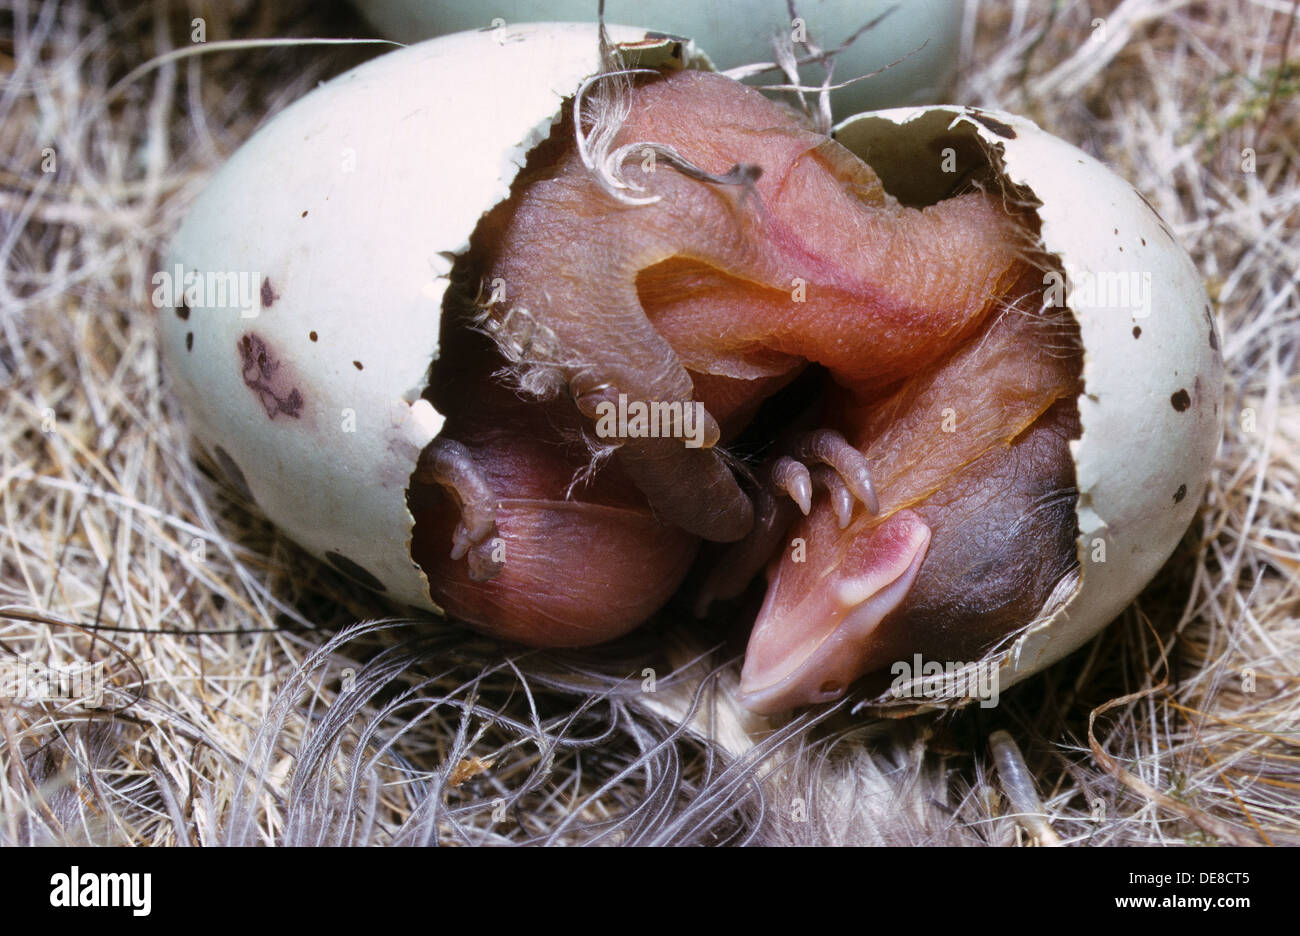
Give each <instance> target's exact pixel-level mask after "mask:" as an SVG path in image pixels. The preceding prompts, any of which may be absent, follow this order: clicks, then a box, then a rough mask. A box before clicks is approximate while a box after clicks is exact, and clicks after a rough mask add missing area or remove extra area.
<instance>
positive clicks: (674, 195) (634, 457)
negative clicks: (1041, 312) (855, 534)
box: [475, 71, 1018, 541]
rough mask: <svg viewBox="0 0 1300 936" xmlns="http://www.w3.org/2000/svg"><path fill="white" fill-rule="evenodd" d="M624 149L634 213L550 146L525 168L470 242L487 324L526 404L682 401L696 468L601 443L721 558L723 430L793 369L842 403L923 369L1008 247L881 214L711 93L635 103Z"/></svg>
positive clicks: (990, 229)
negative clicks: (816, 370)
mask: <svg viewBox="0 0 1300 936" xmlns="http://www.w3.org/2000/svg"><path fill="white" fill-rule="evenodd" d="M640 141H652V143H653V145H650V144H647V145H646V146H645V147H642V148H638V145H639V143H640ZM633 144H637V145H633ZM629 145H631V146H632V148H631V150H630V151H629V152H631V153H632V154H633V155H634V157H635V161H634V162H629V163H628V165H627V166H625V167H622V169H621V171H622V172H623V173H624V177H625V178H626V180H627V182H626V183H625V184H633V183H635V184H636V185H638V186H640V188H641V189H642V190H643V192H644V197H645V198H652V199H655V200H654V201H653V202H652V203H649V204H646V203H636V204H627V203H625V202H622V201H619V200H617V199H616V198H615V197H614V196H612V195H611V194H610V192H609V191H608V190H607V189H606V188H605V187H604V186H602V184H601V181H600V179H599V178H598V174H597V173H596V172H594V171H593V169H592V168H591V167H589V166H588V165H586V164H585V163H584V161H583V159H582V156H581V154H580V153H579V151H578V148H577V146H576V145H575V144H574V142H573V140H572V139H571V138H569V137H568V136H567V135H566V134H562V133H557V134H555V135H553V137H552V139H551V140H550V141H548V146H549V147H550V150H549V154H550V155H548V156H547V157H544V158H541V159H533V160H530V163H529V166H528V167H527V169H526V170H525V171H524V172H523V173H522V174H521V176H520V178H519V180H517V182H516V187H515V195H514V196H513V197H512V198H511V200H510V201H509V202H508V203H506V204H504V205H502V206H499V208H498V209H497V210H496V211H494V212H493V213H491V214H490V215H489V216H488V218H487V219H486V220H485V223H484V224H482V225H480V227H479V229H478V231H477V232H476V241H475V243H476V246H477V247H478V248H479V249H480V250H481V251H482V252H483V253H484V255H487V256H490V257H491V258H492V259H491V262H490V263H489V264H488V268H487V271H486V276H485V278H486V280H487V281H489V282H490V283H491V284H493V289H494V291H496V292H498V296H499V300H500V301H498V302H496V303H495V304H494V305H493V306H492V308H491V309H490V310H489V313H488V325H489V327H490V328H491V329H492V330H493V332H494V334H495V335H496V336H497V338H498V341H499V342H500V343H501V345H502V347H503V348H504V349H506V353H507V355H515V356H516V357H517V358H518V359H519V360H520V366H521V371H523V383H524V385H525V386H532V387H534V388H536V389H542V390H550V391H552V392H556V391H557V390H562V389H567V391H568V394H569V395H570V396H571V398H572V400H573V402H574V404H575V405H576V408H577V410H578V411H579V412H580V413H581V414H582V415H583V416H584V417H585V418H586V419H588V420H589V421H592V422H594V421H595V420H596V419H597V416H598V414H599V412H600V411H601V408H602V406H611V405H615V404H617V402H618V401H619V399H620V397H623V398H625V399H626V400H629V401H636V402H643V403H650V402H670V403H679V404H687V403H692V402H703V403H704V404H705V412H704V414H703V417H702V423H703V427H704V432H703V434H702V435H703V438H702V439H701V440H700V441H701V442H702V444H701V445H700V447H690V446H687V445H685V444H683V440H682V438H664V437H662V436H661V437H658V438H646V437H637V436H633V435H632V434H631V433H629V434H627V435H625V436H623V437H619V438H611V439H605V440H604V441H606V442H608V443H610V444H615V445H617V446H618V449H617V459H618V461H619V463H620V464H621V466H622V467H623V469H624V470H625V471H626V472H627V474H628V475H629V476H630V477H631V478H632V480H633V482H634V483H635V484H636V485H637V487H638V488H640V489H641V491H642V492H644V494H645V495H646V497H647V498H648V499H649V502H650V505H651V507H652V508H653V509H654V511H655V513H656V515H657V516H658V517H660V518H661V519H663V520H665V521H667V522H670V523H673V524H675V525H677V526H680V527H681V528H683V529H685V530H687V531H689V532H691V533H695V534H697V535H699V536H702V537H704V538H706V539H712V540H719V541H732V540H737V539H740V538H741V537H743V536H745V535H746V534H747V533H748V532H749V530H750V527H751V525H752V506H751V502H750V499H749V498H748V497H747V496H746V495H745V493H744V492H743V491H742V490H741V488H740V485H739V484H738V483H737V481H736V478H735V476H734V475H733V473H732V471H731V469H730V467H729V466H728V464H727V462H726V460H725V459H724V458H723V457H722V456H721V455H720V454H719V452H718V451H717V450H716V444H717V443H718V441H719V440H723V439H724V438H725V437H724V431H728V432H729V431H733V430H734V428H735V427H736V426H738V425H741V424H743V423H744V421H745V420H746V419H747V418H748V416H749V415H750V414H752V412H753V410H754V408H755V407H756V406H757V404H758V403H759V402H761V400H762V399H763V398H764V397H766V396H768V395H770V394H771V393H773V392H775V390H776V389H778V388H779V387H780V386H781V385H782V384H783V383H784V382H786V381H787V380H789V379H790V378H791V377H792V376H793V375H794V374H795V373H797V371H798V370H799V369H800V368H801V367H803V366H804V365H805V364H806V363H807V362H808V361H810V360H815V361H818V362H820V363H822V364H824V365H825V366H826V367H827V368H829V369H830V370H831V371H832V372H833V373H835V374H837V375H840V376H842V377H844V378H845V379H847V380H850V381H852V382H853V383H854V384H855V385H856V386H859V387H862V388H867V387H883V386H886V385H888V384H890V383H891V382H894V381H897V380H899V379H901V378H902V377H904V376H906V375H908V374H911V373H913V372H915V371H917V370H921V369H925V368H927V367H929V366H931V365H932V364H933V363H934V362H935V361H937V360H939V359H940V358H941V357H942V356H943V355H944V354H946V353H947V352H948V351H950V350H951V349H952V348H954V347H955V346H956V345H957V344H959V343H960V342H961V341H962V340H963V339H965V338H966V337H968V336H969V335H970V334H972V333H973V332H974V330H975V329H976V328H977V327H978V326H979V324H980V322H981V321H982V320H983V318H984V317H985V315H986V314H987V312H988V310H989V308H990V307H991V303H992V300H993V299H994V298H995V297H997V296H998V295H1000V294H1001V293H1002V292H1004V291H1005V290H1006V288H1007V287H1008V286H1009V285H1010V282H1011V281H1012V280H1013V279H1014V275H1015V272H1016V270H1017V269H1018V268H1017V267H1016V265H1015V263H1016V256H1017V252H1018V244H1017V236H1018V229H1017V228H1016V226H1015V223H1014V222H1013V221H1012V219H1010V218H1009V217H1008V216H1007V215H1006V213H1005V212H1004V211H1003V210H1002V208H1001V207H1000V205H998V204H997V203H996V202H995V201H994V200H993V199H990V198H987V197H985V196H984V195H982V194H979V193H972V194H970V195H963V196H960V197H956V198H952V199H949V200H947V201H944V202H942V203H940V204H938V205H934V206H932V207H929V208H925V209H923V210H918V209H913V208H905V207H902V206H900V205H898V204H897V203H896V202H895V201H893V200H892V199H890V198H888V197H887V196H886V195H885V193H884V190H883V188H882V186H881V184H880V181H879V179H877V178H876V176H875V174H874V173H873V172H872V171H871V170H870V169H869V168H868V167H867V166H866V165H865V164H864V163H862V162H861V160H859V159H857V158H856V157H854V156H853V155H852V154H850V153H849V152H848V151H847V150H845V149H844V148H843V147H842V146H840V145H839V144H838V143H835V142H834V141H832V140H830V139H829V138H828V137H826V136H825V135H823V134H820V133H816V132H814V131H812V130H809V129H808V128H806V127H805V126H804V125H803V124H802V123H801V122H800V120H799V119H798V118H796V117H795V116H794V115H793V114H792V113H791V112H789V111H787V110H786V109H784V108H781V107H779V106H777V105H776V104H774V103H772V102H771V101H769V100H768V99H767V98H765V97H764V96H763V95H762V94H760V93H759V92H758V91H755V90H753V89H751V88H747V87H745V86H744V85H742V84H739V83H738V82H735V81H732V80H730V79H727V78H724V77H722V76H720V75H715V74H709V73H704V72H696V71H681V72H666V73H663V74H662V75H660V76H658V77H656V78H655V79H654V80H652V81H650V82H648V83H645V84H642V85H640V86H638V87H637V88H635V89H634V92H633V97H632V106H631V111H630V114H629V116H628V117H627V119H626V121H624V123H623V124H622V126H621V128H620V129H619V131H618V134H617V136H616V138H615V139H614V146H615V148H618V147H624V146H629ZM665 152H666V153H672V154H674V155H673V156H672V157H671V158H659V157H658V156H657V154H659V153H665ZM683 166H687V167H689V168H688V169H686V170H685V171H684V170H683V168H682V167H683ZM745 167H748V169H746V168H745ZM728 180H736V181H735V184H728ZM501 294H503V295H501ZM525 348H527V351H526V352H524V351H521V349H525Z"/></svg>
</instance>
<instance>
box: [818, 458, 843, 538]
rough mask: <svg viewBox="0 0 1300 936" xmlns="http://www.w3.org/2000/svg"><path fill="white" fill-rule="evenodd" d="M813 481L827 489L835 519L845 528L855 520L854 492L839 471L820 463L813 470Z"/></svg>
mask: <svg viewBox="0 0 1300 936" xmlns="http://www.w3.org/2000/svg"><path fill="white" fill-rule="evenodd" d="M812 479H813V483H814V484H816V485H817V486H818V487H820V488H822V489H823V490H825V491H826V493H827V494H829V495H830V498H831V509H833V510H834V511H835V520H836V522H837V523H839V525H840V529H841V530H843V529H845V528H846V527H848V525H849V523H850V522H851V521H852V520H853V492H852V491H850V490H849V487H848V485H847V484H846V483H845V482H844V479H843V478H842V477H840V475H839V473H838V472H836V471H835V469H834V468H831V467H830V466H828V465H818V466H817V467H816V468H814V469H813V472H812Z"/></svg>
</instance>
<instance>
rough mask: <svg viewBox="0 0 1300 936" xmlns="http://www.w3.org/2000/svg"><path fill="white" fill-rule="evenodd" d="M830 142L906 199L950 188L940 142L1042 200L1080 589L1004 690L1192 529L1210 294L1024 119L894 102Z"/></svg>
mask: <svg viewBox="0 0 1300 936" xmlns="http://www.w3.org/2000/svg"><path fill="white" fill-rule="evenodd" d="M835 135H836V138H837V139H838V140H839V141H840V142H841V143H843V144H844V145H845V146H847V147H848V148H849V149H850V150H852V151H853V152H855V153H857V154H858V155H859V156H861V157H863V158H864V159H866V160H867V161H868V162H869V163H870V164H871V166H872V167H873V168H874V169H875V170H876V172H877V173H878V174H879V175H880V177H881V179H882V180H883V181H884V184H885V188H886V189H887V190H889V191H891V192H892V193H893V194H895V195H897V196H898V197H900V198H901V199H902V200H904V201H910V202H912V203H928V202H932V201H936V200H938V199H939V198H941V197H943V196H944V195H946V194H947V193H948V192H949V191H950V190H951V189H952V187H953V184H954V176H953V175H952V174H945V173H944V172H942V171H941V168H940V167H941V162H942V160H943V157H944V155H945V153H944V150H945V149H946V148H948V147H951V148H952V151H953V154H954V155H956V154H965V155H964V157H959V158H966V159H971V158H975V159H981V158H982V159H986V160H992V163H993V166H994V168H995V169H996V170H998V172H999V173H1000V174H1001V175H1002V177H1003V178H1004V179H1006V180H1007V181H1008V182H1009V183H1010V184H1011V185H1012V186H1015V187H1017V188H1018V190H1020V191H1022V192H1023V191H1027V192H1028V193H1030V194H1031V195H1032V197H1033V198H1036V199H1037V201H1038V202H1040V203H1041V204H1040V205H1039V206H1038V207H1037V209H1036V211H1037V214H1038V218H1039V220H1040V222H1041V235H1042V244H1043V246H1044V247H1045V248H1046V250H1047V251H1049V252H1050V253H1051V254H1053V255H1054V256H1055V257H1056V258H1057V259H1058V260H1059V262H1060V264H1061V266H1062V268H1063V270H1064V274H1065V286H1066V290H1067V301H1066V304H1067V306H1068V307H1069V308H1070V310H1071V311H1072V312H1073V314H1074V316H1075V318H1076V320H1077V321H1078V322H1079V325H1080V331H1081V337H1082V341H1083V346H1084V368H1083V379H1084V391H1083V394H1082V395H1081V396H1080V398H1079V401H1078V404H1079V415H1080V419H1081V422H1082V428H1083V432H1082V436H1081V438H1079V439H1078V440H1076V441H1074V442H1072V443H1071V450H1072V452H1073V454H1074V461H1075V468H1076V476H1077V485H1078V489H1079V501H1078V505H1077V508H1076V512H1077V515H1078V524H1079V538H1078V548H1079V559H1080V564H1081V569H1080V581H1079V585H1078V587H1077V589H1075V591H1074V593H1073V594H1072V595H1069V596H1062V597H1063V599H1064V600H1062V601H1057V600H1054V601H1051V602H1049V605H1048V607H1047V608H1045V609H1044V619H1043V620H1041V621H1039V622H1038V623H1036V624H1034V625H1031V626H1030V627H1029V628H1027V629H1026V630H1025V631H1024V632H1022V633H1021V634H1020V635H1019V637H1018V639H1016V640H1015V642H1014V644H1013V645H1012V646H1011V648H1010V652H1009V653H1008V654H1007V655H1006V656H1005V658H1004V659H1003V661H1002V663H1001V669H1000V673H999V682H1000V685H1001V687H1003V688H1005V687H1007V686H1009V685H1010V684H1011V683H1013V682H1016V681H1018V680H1020V679H1023V678H1024V677H1026V676H1028V675H1030V674H1032V673H1035V672H1037V671H1039V670H1041V669H1043V668H1044V667H1046V666H1048V665H1050V664H1052V663H1054V662H1056V661H1057V660H1059V659H1061V658H1062V657H1064V656H1065V655H1066V654H1068V653H1070V652H1071V651H1072V650H1075V649H1076V648H1078V647H1079V646H1081V645H1082V644H1084V643H1085V642H1087V641H1088V640H1089V639H1090V638H1091V637H1093V636H1094V635H1096V634H1097V633H1098V632H1099V631H1100V630H1101V629H1102V628H1104V627H1105V626H1106V625H1107V624H1108V623H1110V622H1111V621H1112V620H1113V619H1114V618H1115V617H1116V616H1118V615H1119V613H1120V612H1121V611H1122V610H1123V609H1124V607H1125V606H1126V605H1127V604H1128V603H1129V602H1130V601H1132V600H1133V599H1134V598H1135V597H1136V596H1137V594H1138V592H1140V591H1141V590H1142V588H1143V587H1144V586H1145V585H1146V583H1147V582H1148V581H1149V580H1150V579H1151V577H1152V576H1153V575H1155V573H1156V571H1157V570H1158V569H1159V568H1160V566H1161V565H1162V564H1163V563H1164V562H1165V560H1167V559H1168V558H1169V556H1170V555H1171V554H1172V553H1173V550H1174V548H1175V546H1176V545H1177V543H1178V541H1179V539H1180V538H1181V537H1182V535H1183V533H1184V532H1185V531H1186V530H1187V527H1188V525H1189V524H1190V523H1191V520H1192V517H1193V515H1194V514H1195V513H1196V510H1197V507H1198V505H1199V504H1200V502H1201V498H1202V496H1203V494H1204V492H1205V486H1206V483H1207V480H1208V477H1209V472H1210V466H1211V463H1212V461H1213V459H1214V455H1215V450H1216V449H1217V447H1218V444H1219V438H1220V434H1221V429H1220V420H1219V414H1220V410H1221V409H1222V406H1223V359H1222V356H1221V354H1220V351H1219V336H1218V333H1217V331H1216V329H1215V325H1214V318H1213V314H1212V311H1211V307H1210V302H1209V298H1208V296H1207V295H1206V292H1205V286H1204V283H1203V281H1202V279H1201V277H1200V274H1199V273H1198V272H1197V270H1196V268H1195V266H1194V265H1193V263H1192V261H1191V258H1190V257H1189V256H1188V255H1187V253H1186V251H1184V250H1183V248H1182V247H1180V246H1179V244H1178V242H1177V240H1176V239H1175V237H1174V235H1173V232H1172V231H1170V229H1169V226H1168V225H1167V224H1166V223H1165V222H1164V221H1163V220H1162V219H1161V218H1160V216H1159V215H1158V214H1157V213H1156V211H1155V209H1154V208H1153V207H1152V206H1151V204H1150V203H1149V202H1148V201H1147V200H1146V199H1145V198H1144V197H1143V196H1142V195H1141V194H1140V193H1139V192H1138V191H1137V190H1136V189H1135V188H1134V187H1133V186H1132V185H1130V184H1129V183H1128V182H1126V181H1125V180H1123V179H1121V178H1120V177H1119V176H1117V175H1116V174H1115V173H1113V172H1112V171H1111V170H1109V169H1108V168H1106V166H1104V165H1103V164H1101V163H1100V162H1098V161H1097V160H1096V159H1093V158H1092V157H1091V156H1088V155H1087V154H1086V153H1084V152H1083V151H1081V150H1079V149H1077V148H1076V147H1074V146H1071V145H1070V144H1068V143H1066V142H1064V141H1063V140H1061V139H1059V138H1058V137H1055V136H1053V135H1051V134H1049V133H1047V132H1046V131H1044V130H1042V129H1040V128H1039V127H1038V126H1037V125H1036V124H1034V123H1032V122H1031V121H1029V120H1026V119H1024V118H1022V117H1017V116H1014V115H1011V114H1007V113H1002V112H992V111H983V110H977V109H974V108H963V107H930V108H903V109H897V110H888V111H880V112H876V113H873V114H863V115H859V116H857V117H853V118H849V119H848V120H846V121H844V122H842V123H841V124H840V125H839V126H838V127H837V128H836V131H835ZM981 154H984V155H981ZM925 166H933V167H935V168H934V170H933V171H929V172H927V171H925V170H924V169H921V168H919V167H925ZM1125 283H1126V284H1127V286H1128V287H1129V293H1128V298H1127V300H1126V299H1124V294H1123V293H1122V292H1121V291H1120V290H1121V289H1122V288H1123V285H1124V284H1125ZM1103 557H1104V558H1103ZM1053 609H1054V610H1053ZM969 701H970V700H969V699H964V700H961V703H965V702H969ZM961 703H959V704H961ZM926 707H929V706H926ZM913 708H914V707H913Z"/></svg>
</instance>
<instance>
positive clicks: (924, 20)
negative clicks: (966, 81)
mask: <svg viewBox="0 0 1300 936" xmlns="http://www.w3.org/2000/svg"><path fill="white" fill-rule="evenodd" d="M353 5H354V6H356V7H357V9H359V10H360V11H361V13H362V14H363V15H364V16H365V17H366V19H368V20H369V21H370V22H371V23H372V24H373V25H374V26H375V28H376V29H378V30H379V31H380V32H381V33H382V34H383V35H385V36H387V37H388V38H390V39H396V40H397V41H399V42H415V41H417V40H420V39H428V38H431V37H433V36H440V35H445V34H447V33H452V32H458V31H460V30H467V29H487V30H489V32H491V33H493V34H495V35H498V36H499V37H501V38H502V39H503V40H505V39H508V37H509V36H510V35H512V34H513V33H514V31H515V24H517V23H521V22H527V21H530V20H537V19H549V20H575V21H580V20H587V19H593V20H594V19H595V17H596V11H597V4H596V3H594V2H592V0H549V2H547V3H544V4H539V3H537V2H536V0H496V2H494V3H493V4H491V5H490V6H484V5H483V4H482V3H478V2H466V0H438V2H436V3H429V2H427V0H353ZM794 13H795V15H796V16H797V17H798V19H799V20H801V21H802V22H801V23H796V22H795V20H794V18H793V17H792V15H791V12H790V7H789V5H788V3H787V2H786V0H690V2H682V0H607V2H606V4H605V16H606V18H607V19H609V20H612V21H614V22H627V23H639V24H641V25H642V26H645V27H647V28H650V29H656V30H659V31H661V32H664V33H669V34H672V35H676V36H691V37H694V38H695V39H697V40H698V41H699V42H701V43H703V44H704V45H706V46H708V51H709V57H710V59H712V61H713V63H714V65H715V66H716V67H717V68H719V69H722V70H726V69H731V68H737V67H741V66H746V65H751V64H753V63H755V62H770V61H772V46H771V37H772V35H773V34H774V33H782V34H785V35H787V36H789V37H790V38H791V40H796V39H798V40H799V41H797V42H795V43H794V45H793V49H794V52H795V54H796V55H797V56H799V57H801V58H804V57H807V56H808V55H809V49H808V46H807V45H806V43H805V42H803V41H802V39H801V38H800V37H807V38H808V39H812V40H813V41H815V42H816V43H818V44H819V45H820V47H821V48H822V49H824V50H831V49H840V50H841V51H839V52H837V54H836V57H835V80H836V81H837V82H842V81H846V80H848V79H850V78H854V77H857V76H860V75H867V74H871V73H873V72H877V71H879V73H878V74H871V77H870V78H866V79H864V80H862V81H858V82H854V83H853V84H850V85H847V86H846V87H843V88H838V89H837V90H835V91H833V92H832V94H831V103H832V106H833V107H834V108H835V111H836V113H841V114H855V113H858V112H859V111H863V110H867V109H870V108H877V107H897V106H900V105H904V104H912V105H914V104H929V103H931V102H933V101H938V100H942V99H943V96H944V93H945V91H946V90H947V88H948V86H949V85H950V84H951V83H952V79H953V76H954V74H955V72H956V68H957V59H958V54H957V47H958V44H959V43H960V41H961V25H962V14H963V11H962V5H961V4H960V3H954V2H952V0H907V2H905V3H899V2H897V0H799V2H797V3H795V5H794ZM494 23H495V24H496V25H495V26H494V25H493V24H494ZM871 23H875V25H874V26H872V28H870V29H865V30H864V29H863V27H865V26H867V25H868V24H871ZM850 39H851V40H852V42H851V43H850V42H849V40H850ZM844 46H847V48H842V47H844ZM881 69H883V71H880V70H881ZM801 76H802V79H803V80H804V81H806V82H811V83H813V84H819V83H820V82H821V80H822V77H823V72H822V69H821V66H820V65H806V66H804V68H803V69H802V71H801ZM756 80H757V81H758V82H759V83H768V84H773V83H784V81H785V80H786V79H785V76H784V75H782V74H781V73H780V72H767V73H764V74H763V75H761V76H757V78H756Z"/></svg>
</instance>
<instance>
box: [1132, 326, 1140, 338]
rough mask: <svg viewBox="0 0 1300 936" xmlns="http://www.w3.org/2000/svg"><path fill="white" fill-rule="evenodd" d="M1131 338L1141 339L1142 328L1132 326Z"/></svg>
mask: <svg viewBox="0 0 1300 936" xmlns="http://www.w3.org/2000/svg"><path fill="white" fill-rule="evenodd" d="M1133 337H1134V338H1141V337H1142V326H1141V325H1134V326H1133Z"/></svg>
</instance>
